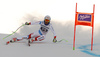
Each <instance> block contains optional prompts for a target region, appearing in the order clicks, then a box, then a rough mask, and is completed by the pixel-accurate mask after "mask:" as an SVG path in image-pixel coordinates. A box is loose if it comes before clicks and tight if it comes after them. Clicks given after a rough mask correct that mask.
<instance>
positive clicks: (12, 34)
mask: <svg viewBox="0 0 100 57" xmlns="http://www.w3.org/2000/svg"><path fill="white" fill-rule="evenodd" d="M24 25H25V24H22V25H21V26H20V27H18V28H17V29H16V30H15V31H14V32H13V33H11V34H9V35H7V36H6V37H4V38H3V39H5V38H7V37H9V36H11V35H13V34H14V33H15V32H16V31H17V30H18V29H19V28H21V27H22V26H24Z"/></svg>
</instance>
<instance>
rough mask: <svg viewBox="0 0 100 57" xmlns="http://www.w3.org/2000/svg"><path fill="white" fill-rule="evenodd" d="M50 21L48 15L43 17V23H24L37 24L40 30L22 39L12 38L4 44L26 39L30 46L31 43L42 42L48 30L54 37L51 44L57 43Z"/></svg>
mask: <svg viewBox="0 0 100 57" xmlns="http://www.w3.org/2000/svg"><path fill="white" fill-rule="evenodd" d="M50 21H51V17H50V16H49V15H46V16H45V17H44V21H38V22H29V23H28V22H26V23H25V25H35V24H39V25H40V29H39V30H38V31H37V32H33V33H31V34H29V35H27V36H23V37H16V38H13V39H12V40H10V41H8V42H6V44H9V43H13V42H16V41H20V40H23V39H28V45H29V46H30V43H32V42H33V41H42V40H44V39H45V37H46V34H47V33H48V31H49V29H51V31H52V32H53V35H54V39H53V42H54V43H55V42H57V40H56V34H55V31H54V29H53V27H52V25H51V23H50Z"/></svg>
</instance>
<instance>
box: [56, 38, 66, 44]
mask: <svg viewBox="0 0 100 57" xmlns="http://www.w3.org/2000/svg"><path fill="white" fill-rule="evenodd" d="M62 41H65V42H68V41H67V40H65V39H61V40H59V41H57V43H58V42H62Z"/></svg>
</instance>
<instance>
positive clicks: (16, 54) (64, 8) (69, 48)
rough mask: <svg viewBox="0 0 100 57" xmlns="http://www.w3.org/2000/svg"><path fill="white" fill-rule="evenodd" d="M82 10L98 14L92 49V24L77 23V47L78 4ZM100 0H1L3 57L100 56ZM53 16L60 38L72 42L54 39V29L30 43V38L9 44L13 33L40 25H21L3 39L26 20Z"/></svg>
mask: <svg viewBox="0 0 100 57" xmlns="http://www.w3.org/2000/svg"><path fill="white" fill-rule="evenodd" d="M76 2H77V3H78V11H79V12H83V11H85V12H92V10H91V9H93V4H95V16H94V41H93V42H94V45H93V51H91V36H92V28H91V27H88V26H77V29H76V45H75V50H73V37H74V21H75V4H76ZM99 4H100V3H99V0H0V57H100V38H99V37H100V35H99V34H100V30H99V29H100V17H99V13H100V12H99V11H100V8H99ZM45 15H50V16H51V18H52V19H51V23H52V25H53V28H54V30H55V32H56V34H57V40H58V41H59V40H61V39H66V40H68V42H65V41H62V42H60V43H53V42H52V40H53V34H52V32H51V31H50V32H49V33H48V34H47V36H46V38H45V40H43V41H37V42H33V43H32V44H31V46H30V47H29V46H28V45H27V40H22V41H19V42H16V43H11V44H9V45H6V42H7V41H9V40H10V39H12V38H13V37H19V36H24V35H28V34H30V33H32V32H35V31H37V30H38V29H39V27H40V26H39V25H32V26H31V25H30V26H23V27H21V28H20V29H19V30H18V31H17V32H16V33H15V34H14V35H12V36H10V37H8V38H6V39H4V40H3V38H4V37H5V36H7V35H8V33H12V32H14V31H15V30H16V29H17V28H18V27H19V26H20V25H22V24H24V23H25V22H32V21H40V20H43V18H44V16H45Z"/></svg>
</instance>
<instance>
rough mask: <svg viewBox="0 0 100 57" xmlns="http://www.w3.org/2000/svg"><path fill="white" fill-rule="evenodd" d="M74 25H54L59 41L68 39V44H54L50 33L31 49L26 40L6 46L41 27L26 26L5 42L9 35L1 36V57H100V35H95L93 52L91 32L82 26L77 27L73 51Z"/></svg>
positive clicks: (34, 43)
mask: <svg viewBox="0 0 100 57" xmlns="http://www.w3.org/2000/svg"><path fill="white" fill-rule="evenodd" d="M53 24H54V23H53ZM72 24H73V22H72ZM72 24H68V23H67V25H61V24H60V23H56V24H54V25H53V26H54V29H55V32H56V34H57V40H58V41H59V40H61V39H66V40H68V42H65V41H62V42H60V43H53V42H52V40H53V34H52V33H51V31H50V32H49V33H48V34H47V37H46V39H45V40H43V41H37V42H33V43H32V44H31V46H30V47H29V46H28V45H27V40H26V39H25V40H22V41H19V42H15V43H10V44H9V45H6V42H7V41H8V40H10V39H11V38H13V37H19V36H23V35H28V34H29V33H32V32H34V31H36V30H38V29H37V28H39V26H24V27H22V28H21V29H20V30H19V31H18V32H16V33H15V34H14V35H12V36H10V37H8V38H6V39H4V40H3V37H5V36H7V35H8V34H0V57H100V44H99V43H100V42H99V41H100V39H99V34H96V35H95V34H94V46H93V51H91V33H90V32H91V30H88V31H82V29H81V27H80V26H78V27H77V32H76V45H75V50H73V35H74V34H73V30H74V29H73V28H74V25H72ZM57 25H59V27H58V26H57Z"/></svg>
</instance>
